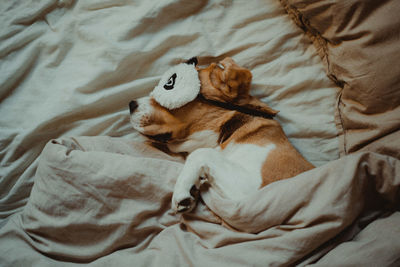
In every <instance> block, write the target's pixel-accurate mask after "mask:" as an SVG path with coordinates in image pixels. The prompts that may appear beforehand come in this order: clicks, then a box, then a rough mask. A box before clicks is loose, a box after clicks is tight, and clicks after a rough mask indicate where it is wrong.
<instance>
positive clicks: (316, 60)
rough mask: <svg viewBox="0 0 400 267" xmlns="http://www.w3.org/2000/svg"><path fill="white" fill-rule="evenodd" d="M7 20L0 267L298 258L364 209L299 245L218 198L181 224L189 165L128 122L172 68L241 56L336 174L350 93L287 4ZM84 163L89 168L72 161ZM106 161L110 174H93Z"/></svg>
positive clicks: (258, 90)
mask: <svg viewBox="0 0 400 267" xmlns="http://www.w3.org/2000/svg"><path fill="white" fill-rule="evenodd" d="M0 12H1V16H0V25H2V26H1V28H0V58H1V61H0V101H1V102H0V114H1V116H0V164H1V165H0V219H1V222H0V225H1V226H0V227H1V229H0V231H1V232H0V250H1V253H0V255H1V256H0V257H1V258H0V262H5V265H6V266H9V265H15V264H17V265H18V264H20V265H35V266H46V265H47V266H54V265H60V266H63V265H65V264H67V263H68V264H67V265H75V264H77V265H79V264H82V263H85V264H87V263H90V264H92V265H95V266H109V265H110V264H111V263H113V262H118V263H119V265H128V264H133V263H134V262H135V261H137V262H139V263H141V265H142V266H148V265H151V264H153V265H154V266H155V265H157V264H161V263H165V264H167V265H168V264H171V265H179V264H182V266H183V265H186V264H190V263H193V264H195V265H200V264H203V263H204V262H205V261H207V262H209V261H211V263H212V262H214V263H215V264H217V263H222V262H223V263H226V264H229V263H232V264H233V265H237V266H239V265H243V264H249V263H250V264H254V265H264V264H263V263H264V262H265V261H268V262H271V263H274V262H275V263H279V262H283V261H285V262H286V263H287V264H289V263H293V262H295V261H297V260H301V257H306V255H307V254H309V253H310V252H311V250H313V249H315V248H317V247H318V246H320V245H321V244H322V243H324V241H326V240H328V239H329V238H330V237H333V236H334V235H335V234H336V233H339V232H340V231H341V230H342V229H343V227H344V225H348V224H350V223H351V220H352V218H353V219H354V218H355V216H356V215H357V214H358V213H360V212H361V210H362V209H361V208H357V209H356V210H355V211H354V213H351V216H350V215H349V216H350V217H347V216H348V215H346V216H344V217H345V218H344V219H343V221H345V223H343V225H341V226H337V227H336V226H335V227H336V228H335V227H334V228H335V229H334V230H332V228H331V227H330V226H327V227H326V228H324V229H321V231H322V232H323V233H326V232H324V231H325V230H326V231H327V232H329V234H328V235H327V236H326V237H322V238H321V236H317V237H315V236H312V235H311V236H309V239H310V240H311V241H306V238H305V236H306V235H304V236H303V237H304V240H303V241H301V239H302V238H303V237H299V238H300V239H298V240H300V241H299V242H300V243H296V248H293V247H290V248H289V247H287V248H285V247H284V246H285V242H286V241H285V242H283V243H282V245H279V242H278V243H277V242H275V239H273V238H272V239H271V235H272V236H275V235H276V234H277V233H278V235H279V233H281V231H288V230H287V229H283V230H282V229H281V230H279V229H278V230H277V229H276V225H271V224H270V223H271V222H270V221H269V222H265V221H264V219H265V218H262V219H261V222H260V224H258V223H257V225H255V226H254V225H253V226H252V225H249V228H243V227H242V226H241V225H243V224H247V222H245V221H244V222H242V221H241V220H240V219H239V218H237V220H234V221H232V220H231V219H229V218H228V217H229V216H228V215H229V213H232V212H233V213H236V210H235V208H234V207H230V208H229V207H227V209H226V210H224V212H226V216H228V217H226V218H224V214H222V213H221V214H219V213H220V212H221V211H219V210H218V209H217V208H212V209H211V210H212V211H210V210H209V209H208V208H207V207H215V203H214V202H215V199H217V198H218V196H216V195H215V194H214V195H213V194H212V193H211V192H212V190H211V191H210V192H209V193H204V197H205V198H204V199H205V202H206V204H207V205H200V207H199V209H198V210H197V213H195V215H193V216H185V217H184V218H183V219H181V218H180V217H179V216H175V215H171V214H169V198H170V197H171V188H172V187H171V186H172V184H173V182H174V179H175V177H176V174H177V172H178V170H179V166H181V163H180V162H179V161H177V160H176V159H173V158H170V157H167V156H166V155H163V154H160V153H159V152H156V151H154V150H151V151H149V149H150V148H148V147H143V146H142V145H141V144H140V142H141V141H142V138H141V137H140V136H139V135H138V134H137V133H136V132H134V131H133V129H132V128H131V126H130V125H129V114H128V108H127V106H128V103H129V101H130V100H131V99H134V98H137V97H140V96H144V95H146V94H148V93H149V92H150V91H151V90H152V89H153V87H154V86H155V85H156V83H157V82H158V79H159V77H160V75H161V74H162V73H163V72H164V71H165V70H166V69H168V68H169V67H170V66H172V65H175V64H177V63H179V62H181V61H183V60H185V59H188V58H190V57H192V56H198V57H199V61H200V64H201V65H207V64H209V63H211V62H215V61H218V60H220V59H222V58H224V57H226V56H230V57H232V58H234V60H235V61H236V62H238V63H239V64H240V65H242V66H244V67H246V68H248V69H250V70H251V71H252V73H253V85H252V93H253V94H254V95H256V96H258V97H259V98H261V99H262V100H263V101H265V102H267V103H268V104H269V105H270V106H271V107H273V108H274V109H278V110H280V113H279V114H278V115H277V118H276V119H277V120H278V121H280V122H281V124H282V126H283V128H284V130H285V132H286V133H287V135H288V137H289V139H290V141H291V142H292V143H293V144H294V146H295V147H296V148H297V149H298V150H299V151H300V152H301V153H302V154H303V155H304V156H305V157H306V158H307V159H308V160H310V161H311V162H312V163H314V164H315V165H316V166H321V167H322V168H328V169H329V168H338V166H339V165H340V164H341V163H340V164H339V163H337V164H339V165H327V164H328V163H329V164H330V162H331V161H334V160H336V159H338V157H339V155H338V153H339V150H338V138H337V135H338V132H337V129H336V127H335V122H334V110H335V104H336V101H337V93H338V87H336V85H334V83H333V82H332V81H331V80H330V79H328V78H327V76H326V75H325V72H324V68H323V65H322V64H321V59H320V57H319V56H318V54H317V52H316V50H315V48H314V46H313V45H312V43H311V41H310V40H309V39H308V37H307V36H306V35H305V34H304V33H303V32H302V31H301V30H300V29H299V28H297V27H296V25H295V23H293V22H292V21H291V19H290V18H289V17H288V16H287V14H286V13H285V11H284V8H283V7H281V5H280V3H279V2H278V1H275V0H274V1H272V0H268V1H261V0H260V1H232V2H226V1H222V0H221V1H157V2H156V1H145V0H143V1H132V2H131V1H124V0H119V1H107V0H92V1H73V0H64V1H62V0H59V1H57V0H38V1H29V0H28V1H27V0H20V1H3V2H1V3H0ZM70 136H75V137H76V138H75V139H71V138H69V137H70ZM78 136H92V137H90V138H88V139H87V138H83V139H82V137H78ZM93 136H111V137H114V138H116V139H109V137H93ZM91 138H93V139H91ZM53 139H56V140H58V141H57V142H60V143H61V144H55V143H52V142H51V140H53ZM74 140H85V141H84V142H85V145H83V146H82V147H79V146H74V145H73V144H74V142H75V141H74ZM132 141H136V142H139V143H132ZM63 142H66V143H63ZM80 142H83V141H79V142H78V143H80ZM46 144H48V147H47V150H46V151H47V152H46V151H45V152H44V154H43V155H42V157H41V158H40V157H39V156H40V154H41V153H42V151H43V148H44V147H45V145H46ZM71 146H72V147H71ZM66 150H68V151H69V152H68V153H66ZM57 151H58V152H57ZM53 152H54V153H55V154H56V155H58V156H60V157H61V158H63V160H62V161H61V162H57V159H56V155H55V154H52V153H53ZM139 155H140V157H139ZM53 156H54V157H53ZM76 157H78V159H80V160H79V161H78V163H79V164H81V165H79V164H78V165H79V166H75V165H63V164H68V161H69V160H72V161H75V160H77V158H76ZM79 157H81V158H79ZM366 157H369V156H366ZM373 157H375V156H373ZM61 158H58V159H61ZM154 158H158V160H157V159H154ZM53 160H55V161H53ZM362 160H364V158H362V157H361V158H360V157H355V159H353V161H354V162H355V163H357V164H358V162H361V161H362ZM119 161H121V162H119ZM344 161H345V160H344ZM39 162H41V163H40V164H41V168H42V171H41V169H40V168H39V169H38V166H39ZM111 162H119V163H118V164H115V165H110V164H111ZM341 162H343V161H341ZM383 162H385V161H383ZM50 163H51V164H55V165H54V166H53V167H52V168H50V167H49V166H50V165H51V164H50ZM325 165H327V166H325ZM104 166H109V168H107V169H104V171H105V173H100V174H101V175H106V176H104V177H101V178H100V177H99V176H98V175H100V174H96V173H95V172H94V171H93V170H99V169H101V168H104ZM125 166H126V167H125ZM160 166H164V167H163V168H161V167H160ZM329 166H333V167H329ZM357 166H358V165H357ZM357 166H354V172H357V171H356V169H357V168H358V167H357ZM396 166H397V165H396ZM117 167H118V168H117ZM43 168H44V169H46V168H49V169H48V170H47V171H43ZM91 168H92V169H91ZM93 168H94V169H93ZM157 168H161V170H162V172H159V171H160V170H158V169H157ZM61 170H68V171H70V172H72V173H74V176H69V175H67V176H64V175H60V173H59V172H60V171H61ZM323 170H325V169H323ZM322 173H324V172H322ZM327 173H328V172H327ZM51 177H52V178H51ZM68 177H69V178H68ZM116 177H120V178H119V179H121V180H122V184H121V183H120V184H119V183H118V181H117V180H118V179H116ZM166 177H167V178H166ZM149 178H150V181H148V179H149ZM52 179H53V180H52ZM66 179H67V180H66ZM68 179H73V180H74V181H71V180H68ZM159 179H162V182H161V183H160V181H159ZM164 179H166V181H165V180H164ZM308 179H310V178H308ZM332 179H333V178H332ZM349 179H352V178H349ZM146 181H147V186H148V187H145V189H143V187H142V186H144V185H143V184H142V183H146ZM294 181H295V180H294ZM330 181H332V180H330ZM92 182H93V183H94V184H92ZM126 184H128V185H131V186H130V187H125V185H126ZM333 184H334V183H333ZM33 186H34V189H33V191H32V195H31V190H32V187H33ZM135 186H138V188H140V189H141V190H142V189H143V190H144V191H145V192H148V193H149V194H148V195H146V196H144V195H142V194H141V193H140V192H139V191H138V189H136V191H135V189H134V188H135ZM276 186H277V187H282V184H281V183H279V184H277V185H276ZM289 188H292V187H291V186H289ZM294 188H295V187H294ZM91 190H94V191H91ZM114 190H115V191H114ZM124 190H126V191H124ZM146 190H147V191H146ZM282 190H283V189H282ZM288 190H289V189H288ZM262 192H263V193H260V194H266V196H261V195H260V196H259V197H264V198H265V201H266V200H269V201H271V203H269V204H268V203H267V204H268V205H273V204H274V203H275V204H276V203H278V202H274V200H273V198H270V197H269V193H267V192H269V189H266V190H263V191H262ZM278 192H279V191H278ZM103 193H104V194H105V195H104V196H103V195H102V194H103ZM293 194H297V193H293ZM29 197H31V198H29ZM253 197H254V196H253ZM73 200H77V202H75V201H73ZM221 201H222V202H221V203H225V202H224V200H221ZM256 203H260V202H255V203H254V204H256ZM280 203H281V202H280ZM284 203H285V204H282V205H283V206H285V205H286V202H285V201H284ZM228 204H229V203H228ZM228 204H227V205H228ZM292 204H293V205H297V204H296V203H292ZM213 205H214V206H213ZM231 205H233V204H231ZM234 205H248V204H245V203H241V204H234ZM315 205H317V203H316V204H315ZM351 205H353V204H351ZM238 207H239V206H238ZM246 207H247V206H246ZM257 207H258V208H260V210H259V212H261V211H263V212H264V211H265V207H264V208H263V207H260V206H257V205H254V208H257ZM244 208H245V206H243V207H242V209H244ZM246 209H247V208H246ZM282 209H286V208H284V207H283V208H282ZM287 209H288V210H289V209H290V208H289V207H288V208H287ZM250 210H251V209H250ZM291 211H294V210H291ZM271 212H273V211H272V210H271ZM277 212H278V210H277ZM327 212H329V211H327ZM256 214H257V213H256ZM268 214H269V213H268ZM346 214H347V213H346ZM247 215H249V216H250V214H247ZM247 215H243V216H245V217H246V216H247ZM275 215H276V214H275ZM275 215H274V216H275ZM278 215H279V214H278ZM281 215H282V216H289V217H291V216H292V215H293V214H286V215H284V214H280V215H279V216H281ZM279 216H278V218H276V219H274V220H277V221H276V222H280V220H281V219H282V218H283V217H279ZM245 217H243V219H245ZM289 217H286V218H289ZM328 217H329V216H328ZM279 218H280V219H279ZM180 222H183V224H180ZM256 222H257V221H256ZM264 223H265V225H263V224H264ZM221 224H222V225H223V226H221ZM183 225H186V229H184V228H182V227H183ZM268 225H269V226H271V228H270V229H271V230H269V231H268V229H267V227H266V226H268ZM209 226H210V227H209ZM82 227H83V228H82ZM197 227H199V228H197ZM203 227H205V228H203ZM231 227H234V228H235V229H237V230H240V231H242V232H239V231H236V230H232V229H231ZM274 227H275V228H274ZM324 227H325V226H324ZM265 231H268V232H265ZM294 232H295V231H294ZM283 236H285V238H286V235H283ZM296 238H297V237H296ZM258 240H260V242H257V241H258ZM279 240H281V239H279ZM282 240H283V239H282ZM287 240H290V239H287ZM242 241H243V242H242ZM296 242H297V241H296ZM302 242H306V243H305V244H304V246H303V243H302ZM277 244H278V245H277ZM248 246H249V247H250V248H252V249H247V247H248ZM291 249H294V251H290V250H291ZM243 250H244V251H245V252H244V254H243V255H241V257H238V255H239V252H240V251H243ZM268 251H269V252H268ZM264 252H265V253H264ZM157 255H160V256H157ZM161 255H167V256H168V257H166V258H165V257H161ZM254 255H258V256H257V257H256V258H255V259H256V260H255V261H252V260H251V258H252V257H253V256H254ZM313 255H317V254H313ZM318 255H319V254H318ZM266 256H268V257H267V258H264V257H266ZM281 256H282V257H281ZM310 259H311V258H310ZM135 266H136V265H135Z"/></svg>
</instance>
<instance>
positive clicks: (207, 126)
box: [129, 58, 277, 152]
mask: <svg viewBox="0 0 400 267" xmlns="http://www.w3.org/2000/svg"><path fill="white" fill-rule="evenodd" d="M196 65H197V59H196V58H192V59H190V60H189V61H188V62H186V63H182V64H179V65H178V66H176V67H174V68H171V70H169V71H167V72H166V73H165V74H164V75H163V76H162V78H161V80H160V82H159V84H158V85H157V86H156V87H155V88H154V90H153V92H152V93H151V94H150V96H146V97H143V98H139V99H137V100H133V101H131V102H130V104H129V108H130V113H131V123H132V125H133V128H134V129H136V130H137V131H139V132H140V133H141V134H143V135H145V136H147V137H148V138H149V139H151V140H153V141H156V142H161V143H166V144H168V147H169V148H170V149H171V150H172V151H174V152H191V151H192V150H194V149H196V148H198V147H214V146H216V145H218V143H220V142H221V140H223V139H224V138H223V136H224V135H226V133H224V131H225V132H226V131H227V127H228V128H229V127H230V126H232V125H227V122H228V121H230V122H231V123H234V124H237V123H240V122H238V120H240V119H243V118H244V116H243V115H242V116H240V114H245V113H247V114H250V115H256V116H264V117H269V118H271V117H273V116H274V115H275V114H276V113H277V111H275V110H273V109H271V108H270V107H268V106H267V105H266V104H265V103H263V102H261V101H259V100H258V99H257V98H255V97H252V96H251V95H250V94H249V90H250V84H251V79H252V75H251V72H250V71H249V70H247V69H245V68H242V67H240V66H238V65H237V64H236V63H235V62H234V61H233V60H232V59H231V58H225V59H224V60H222V61H221V62H220V63H219V64H216V63H212V64H210V65H209V66H208V67H206V68H199V67H197V66H196Z"/></svg>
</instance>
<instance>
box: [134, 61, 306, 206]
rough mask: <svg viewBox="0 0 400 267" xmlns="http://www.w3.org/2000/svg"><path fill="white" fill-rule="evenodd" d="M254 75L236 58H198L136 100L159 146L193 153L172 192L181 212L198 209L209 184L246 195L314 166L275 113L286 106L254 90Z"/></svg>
mask: <svg viewBox="0 0 400 267" xmlns="http://www.w3.org/2000/svg"><path fill="white" fill-rule="evenodd" d="M251 79H252V74H251V72H250V71H249V70H247V69H245V68H242V67H240V66H238V65H237V64H236V63H235V62H234V61H233V60H232V59H231V58H225V59H224V60H222V61H221V62H220V63H219V64H216V63H212V64H211V65H209V66H208V67H206V68H199V67H197V59H196V58H192V59H190V60H189V61H188V62H186V63H181V64H179V65H177V66H175V67H173V68H171V69H170V70H168V71H167V72H166V73H165V74H164V75H163V76H162V78H161V80H160V82H159V84H158V85H157V86H156V87H155V88H154V90H153V92H152V93H151V94H150V95H149V96H147V97H143V98H139V99H137V100H133V101H131V102H130V103H129V108H130V114H131V115H130V119H131V124H132V126H133V128H134V129H136V130H137V131H139V132H140V133H141V134H143V135H144V136H146V137H148V138H149V140H151V141H152V143H153V144H154V145H155V146H157V147H160V146H163V147H164V148H166V149H167V150H168V151H169V152H172V153H185V154H186V155H187V157H186V162H185V164H184V166H183V169H182V171H181V173H180V175H179V177H178V178H177V181H176V185H175V188H174V193H173V197H172V209H173V210H174V211H175V212H189V211H191V210H192V209H193V208H194V207H195V205H196V201H197V196H198V195H199V194H198V193H199V189H200V186H201V185H202V184H204V183H207V184H208V185H209V186H212V187H214V189H215V190H218V191H219V193H220V194H222V195H224V196H225V197H227V198H231V199H240V198H243V197H245V196H248V195H249V194H252V193H254V192H255V191H256V190H258V189H259V188H261V187H263V186H266V185H268V184H270V183H272V182H274V181H277V180H281V179H286V178H289V177H293V176H296V175H297V174H299V173H301V172H304V171H307V170H309V169H312V168H314V166H313V165H312V164H311V163H309V162H308V161H307V160H306V159H304V158H303V156H302V155H300V153H299V152H298V151H297V150H296V149H295V148H294V147H293V146H292V145H291V144H290V142H289V140H288V139H287V137H286V135H285V133H284V132H283V130H282V127H281V126H280V124H279V123H278V122H277V121H276V120H274V119H273V117H274V116H275V115H276V114H277V113H278V112H277V111H275V110H273V109H272V108H270V107H269V106H267V105H266V104H265V103H263V102H261V101H260V100H258V99H257V98H255V97H253V96H251V95H250V94H249V90H250V84H251Z"/></svg>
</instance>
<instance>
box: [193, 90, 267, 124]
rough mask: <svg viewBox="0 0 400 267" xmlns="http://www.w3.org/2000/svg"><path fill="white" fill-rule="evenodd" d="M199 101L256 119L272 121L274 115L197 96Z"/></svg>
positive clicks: (200, 95)
mask: <svg viewBox="0 0 400 267" xmlns="http://www.w3.org/2000/svg"><path fill="white" fill-rule="evenodd" d="M198 97H199V98H200V99H201V100H203V101H205V102H208V103H210V104H211V105H214V106H217V107H221V108H223V109H228V110H235V111H238V112H241V113H244V114H248V115H251V116H258V117H263V118H266V119H271V120H272V119H274V115H271V114H268V113H265V112H262V111H260V110H256V109H250V108H246V107H242V106H237V105H234V104H231V103H226V102H219V101H215V100H211V99H207V98H205V97H204V96H203V95H202V94H199V96H198Z"/></svg>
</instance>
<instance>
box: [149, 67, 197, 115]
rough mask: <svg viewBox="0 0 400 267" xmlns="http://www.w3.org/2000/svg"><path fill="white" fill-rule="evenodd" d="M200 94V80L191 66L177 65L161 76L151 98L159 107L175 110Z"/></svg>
mask: <svg viewBox="0 0 400 267" xmlns="http://www.w3.org/2000/svg"><path fill="white" fill-rule="evenodd" d="M199 92H200V79H199V75H198V73H197V70H196V67H195V66H194V65H192V64H185V63H182V64H179V65H177V66H175V67H172V68H171V69H169V70H168V71H167V72H165V73H164V74H163V76H162V77H161V80H160V82H159V83H158V85H157V86H156V87H155V88H154V90H153V92H152V93H151V96H152V97H153V98H154V100H155V101H157V102H158V103H159V104H160V105H161V106H163V107H165V108H167V109H176V108H179V107H182V106H183V105H185V104H187V103H189V102H190V101H192V100H194V99H195V98H196V97H197V95H198V94H199Z"/></svg>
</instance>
